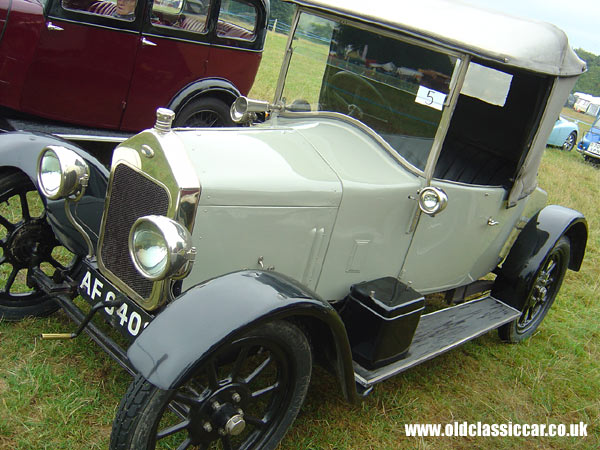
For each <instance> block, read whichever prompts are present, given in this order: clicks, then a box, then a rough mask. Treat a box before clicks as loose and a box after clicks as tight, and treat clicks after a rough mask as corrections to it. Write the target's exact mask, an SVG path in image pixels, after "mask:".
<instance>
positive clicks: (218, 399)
mask: <svg viewBox="0 0 600 450" xmlns="http://www.w3.org/2000/svg"><path fill="white" fill-rule="evenodd" d="M190 345H191V344H190ZM311 369H312V362H311V352H310V347H309V344H308V342H307V340H306V337H305V336H304V334H303V333H302V331H300V330H299V329H298V328H297V327H296V326H294V325H292V324H290V323H288V322H272V323H267V324H265V325H263V326H261V327H260V328H258V329H256V330H253V331H252V332H250V333H248V334H247V335H245V336H243V337H241V338H239V339H236V340H233V341H232V342H230V343H227V344H226V345H224V346H222V347H221V348H219V349H218V350H216V351H215V353H214V354H213V355H211V356H210V357H209V358H208V359H207V360H205V361H204V362H203V363H202V364H201V365H200V366H199V367H198V368H197V369H196V371H195V372H194V375H193V377H192V379H191V380H190V381H189V382H187V383H186V384H185V385H183V386H182V387H180V388H178V389H175V390H170V391H165V390H161V389H159V388H157V387H155V386H153V385H152V384H150V383H149V382H148V381H146V380H145V379H144V378H142V377H138V378H136V380H134V381H133V383H132V384H131V386H130V387H129V389H128V391H127V393H126V394H125V397H123V400H122V401H121V404H120V405H119V410H118V413H117V416H116V419H115V422H114V424H113V431H112V435H111V445H110V449H111V450H152V449H167V448H169V449H171V448H172V449H178V450H185V449H208V448H211V449H212V448H220V449H223V450H233V449H245V450H248V449H261V450H262V449H273V448H275V447H276V446H277V444H278V443H279V441H280V440H281V439H282V438H283V435H284V434H285V432H286V431H287V429H288V428H289V426H290V425H291V424H292V422H293V420H294V419H295V417H296V415H297V414H298V411H299V409H300V406H301V405H302V402H303V401H304V397H305V396H306V391H307V389H308V384H309V382H310V374H311Z"/></svg>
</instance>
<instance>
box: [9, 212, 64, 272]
mask: <svg viewBox="0 0 600 450" xmlns="http://www.w3.org/2000/svg"><path fill="white" fill-rule="evenodd" d="M54 247H55V238H54V234H53V233H52V229H51V228H50V227H49V226H48V224H47V223H46V221H44V220H42V219H37V220H30V221H28V222H24V223H22V224H20V225H17V227H16V228H15V229H14V230H13V232H12V233H10V235H9V236H8V239H7V246H6V249H7V254H6V255H5V256H6V257H7V259H8V260H9V261H10V262H11V263H12V264H13V265H14V266H17V267H28V266H30V265H31V264H32V263H34V264H36V263H37V262H38V261H41V260H44V259H48V258H49V257H50V255H51V253H52V249H53V248H54Z"/></svg>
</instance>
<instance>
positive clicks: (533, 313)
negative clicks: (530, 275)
mask: <svg viewBox="0 0 600 450" xmlns="http://www.w3.org/2000/svg"><path fill="white" fill-rule="evenodd" d="M570 254H571V243H570V241H569V238H568V237H566V236H561V238H560V239H559V240H558V241H557V242H556V244H555V245H554V247H552V250H550V252H549V253H548V256H547V257H546V259H545V260H544V262H543V264H542V266H541V267H540V268H539V270H538V272H537V274H536V276H535V280H534V281H533V283H532V288H531V292H530V293H529V295H528V297H527V299H526V301H525V303H524V306H523V309H522V314H521V317H519V318H518V319H516V320H514V321H512V322H510V323H508V324H506V325H503V326H501V327H500V328H498V334H499V336H500V339H502V340H503V341H505V342H510V343H517V342H521V341H523V340H525V339H527V338H529V337H531V335H533V333H534V332H535V330H537V328H538V327H539V326H540V324H541V323H542V320H544V317H546V314H547V313H548V310H549V309H550V307H551V306H552V304H553V303H554V300H555V299H556V295H557V294H558V291H559V290H560V287H561V285H562V282H563V279H564V277H565V273H566V271H567V267H568V266H569V257H570Z"/></svg>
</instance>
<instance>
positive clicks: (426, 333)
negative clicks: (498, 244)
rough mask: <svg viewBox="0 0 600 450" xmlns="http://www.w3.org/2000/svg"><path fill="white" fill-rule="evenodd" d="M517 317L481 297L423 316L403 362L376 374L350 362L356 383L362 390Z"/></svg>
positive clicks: (383, 368) (374, 371)
mask: <svg viewBox="0 0 600 450" xmlns="http://www.w3.org/2000/svg"><path fill="white" fill-rule="evenodd" d="M520 315H521V313H520V312H519V311H517V310H516V309H514V308H512V307H510V306H508V305H506V304H504V303H502V302H501V301H500V300H497V299H495V298H493V297H483V298H479V299H476V300H472V301H470V302H466V303H463V304H461V305H458V306H454V307H451V308H446V309H442V310H440V311H435V312H433V313H430V314H425V315H424V316H422V317H421V321H420V322H419V326H418V327H417V330H416V331H415V336H414V338H413V341H412V344H411V346H410V348H409V350H408V352H409V353H408V356H407V357H406V358H404V359H401V360H400V361H396V362H395V363H392V364H390V365H388V366H385V367H381V368H379V369H376V370H367V369H365V368H364V367H362V366H360V365H359V364H357V363H356V362H354V372H355V373H354V375H355V378H356V382H357V383H358V384H360V385H361V386H363V387H369V386H372V385H373V384H376V383H379V382H381V381H384V380H386V379H388V378H390V377H392V376H394V375H396V374H398V373H400V372H403V371H405V370H407V369H410V368H411V367H414V366H416V365H417V364H420V363H422V362H424V361H427V360H428V359H431V358H433V357H435V356H438V355H440V354H442V353H444V352H447V351H448V350H450V349H452V348H454V347H456V346H458V345H460V344H464V343H465V342H467V341H470V340H471V339H475V338H476V337H478V336H481V335H482V334H485V333H487V332H488V331H490V330H493V329H495V328H498V327H499V326H501V325H504V324H505V323H508V322H510V321H512V320H514V319H516V318H517V317H519V316H520Z"/></svg>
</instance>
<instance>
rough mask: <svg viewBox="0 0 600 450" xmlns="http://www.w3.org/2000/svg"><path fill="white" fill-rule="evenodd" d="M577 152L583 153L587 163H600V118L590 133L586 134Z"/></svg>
mask: <svg viewBox="0 0 600 450" xmlns="http://www.w3.org/2000/svg"><path fill="white" fill-rule="evenodd" d="M577 150H578V151H580V152H581V153H583V157H584V159H585V160H586V161H588V162H592V163H596V164H598V163H600V117H599V118H596V120H595V121H594V123H593V124H592V127H591V128H590V131H588V132H587V133H585V135H584V136H583V139H582V140H581V142H579V145H578V146H577Z"/></svg>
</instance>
